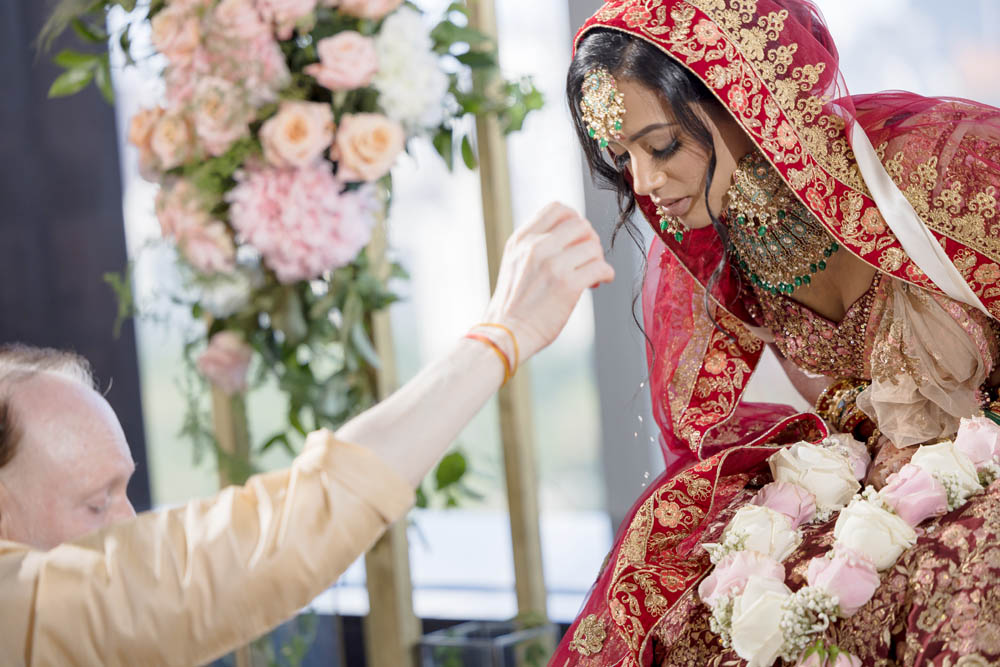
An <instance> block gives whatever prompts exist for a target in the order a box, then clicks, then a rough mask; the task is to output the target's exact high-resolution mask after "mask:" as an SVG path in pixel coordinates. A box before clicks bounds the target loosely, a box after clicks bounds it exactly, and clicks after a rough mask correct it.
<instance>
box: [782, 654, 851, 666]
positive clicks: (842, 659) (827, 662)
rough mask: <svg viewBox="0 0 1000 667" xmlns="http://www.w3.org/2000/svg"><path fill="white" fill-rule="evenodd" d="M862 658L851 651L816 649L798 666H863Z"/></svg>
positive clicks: (800, 661) (797, 664)
mask: <svg viewBox="0 0 1000 667" xmlns="http://www.w3.org/2000/svg"><path fill="white" fill-rule="evenodd" d="M861 664H862V663H861V659H860V658H858V657H857V656H855V655H852V654H851V653H847V652H845V651H840V650H835V651H834V652H831V653H827V652H826V651H823V652H822V653H821V652H819V651H814V652H813V653H810V654H809V657H807V658H805V659H802V660H799V662H798V663H796V667H861Z"/></svg>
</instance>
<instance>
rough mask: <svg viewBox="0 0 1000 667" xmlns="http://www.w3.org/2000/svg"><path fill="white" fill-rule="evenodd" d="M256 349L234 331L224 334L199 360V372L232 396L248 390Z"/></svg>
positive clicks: (211, 344) (212, 342)
mask: <svg viewBox="0 0 1000 667" xmlns="http://www.w3.org/2000/svg"><path fill="white" fill-rule="evenodd" d="M252 358H253V349H252V348H251V347H250V346H249V345H247V344H246V342H244V340H243V337H242V336H241V335H240V334H238V333H236V332H234V331H220V332H219V333H217V334H215V335H214V336H212V338H211V340H209V341H208V347H207V348H205V351H204V352H202V353H201V355H200V356H199V357H198V361H197V366H198V371H199V372H200V373H201V374H202V375H203V376H204V377H205V378H206V379H207V380H208V381H209V382H211V383H212V384H213V385H214V386H216V387H218V388H219V389H221V390H222V391H224V392H225V393H227V394H229V395H230V396H232V395H233V394H238V393H242V392H244V391H246V390H247V369H248V368H249V367H250V360H251V359H252Z"/></svg>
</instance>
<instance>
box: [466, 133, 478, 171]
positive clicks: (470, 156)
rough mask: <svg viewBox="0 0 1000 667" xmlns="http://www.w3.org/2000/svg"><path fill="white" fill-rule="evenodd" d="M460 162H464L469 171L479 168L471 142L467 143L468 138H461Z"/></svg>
mask: <svg viewBox="0 0 1000 667" xmlns="http://www.w3.org/2000/svg"><path fill="white" fill-rule="evenodd" d="M462 161H463V162H465V166H466V167H468V168H469V169H475V168H476V167H478V166H479V160H477V159H476V151H475V150H473V148H472V142H471V141H469V137H468V136H465V137H462Z"/></svg>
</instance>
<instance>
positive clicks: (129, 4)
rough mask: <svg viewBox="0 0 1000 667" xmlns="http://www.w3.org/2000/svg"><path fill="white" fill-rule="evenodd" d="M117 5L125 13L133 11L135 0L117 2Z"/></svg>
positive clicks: (119, 0)
mask: <svg viewBox="0 0 1000 667" xmlns="http://www.w3.org/2000/svg"><path fill="white" fill-rule="evenodd" d="M118 4H119V6H121V8H122V9H124V10H125V11H127V12H130V11H132V10H134V9H135V0H118Z"/></svg>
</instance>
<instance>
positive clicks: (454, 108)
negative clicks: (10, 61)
mask: <svg viewBox="0 0 1000 667" xmlns="http://www.w3.org/2000/svg"><path fill="white" fill-rule="evenodd" d="M118 10H124V11H125V12H128V14H127V18H126V20H124V21H121V22H115V23H120V27H119V28H117V29H116V30H115V32H114V34H109V32H108V31H107V28H106V26H107V25H108V21H107V18H108V14H109V13H110V12H112V11H118ZM468 16H469V15H468V10H467V9H466V7H465V4H464V2H454V3H452V4H451V5H450V6H449V7H448V9H447V11H446V12H445V14H444V16H443V17H442V19H441V20H440V21H439V22H437V24H436V25H435V26H434V27H433V28H431V27H429V26H428V24H427V22H426V20H427V17H426V16H424V15H423V14H422V13H421V12H420V11H419V10H418V9H417V8H416V7H415V6H414V5H412V4H410V3H408V2H405V3H404V2H403V0H150V1H149V2H148V3H146V4H142V3H139V4H137V3H136V1H135V0H97V1H96V2H95V1H94V0H63V2H62V3H61V4H59V5H58V6H57V7H56V9H55V10H54V13H53V15H52V17H51V19H50V21H49V22H48V24H47V25H46V27H45V29H44V30H43V33H42V37H41V41H42V44H43V45H46V44H51V42H52V40H53V39H54V37H55V36H57V35H59V34H61V33H62V32H64V31H66V30H68V29H72V31H73V32H74V33H75V34H76V35H77V37H78V38H79V39H80V40H82V41H83V42H84V43H87V44H90V45H92V47H91V49H90V50H89V51H88V50H80V51H77V50H64V51H62V52H60V53H59V54H57V55H56V56H55V62H56V63H57V64H59V65H60V66H62V67H63V68H64V69H65V71H64V72H63V74H62V75H60V76H59V77H58V78H57V79H56V80H55V81H54V83H53V84H52V87H51V89H50V96H54V97H58V96H63V95H70V94H73V93H76V92H78V91H80V90H82V89H83V88H85V87H86V86H87V85H89V84H91V83H93V84H95V85H96V86H97V87H98V88H99V89H100V90H101V92H102V93H103V94H104V95H105V97H107V98H108V99H109V100H111V99H112V95H113V91H112V88H111V78H110V66H109V54H108V49H107V44H108V43H109V42H110V43H113V44H115V45H117V47H118V48H120V49H121V52H122V53H123V55H124V57H125V61H126V64H127V65H134V64H136V63H137V62H138V61H139V60H140V59H143V58H148V57H150V56H149V55H148V54H147V55H146V56H140V54H138V53H136V51H138V50H141V49H136V48H134V47H133V42H132V37H133V34H134V31H135V29H136V27H137V26H138V25H139V24H141V23H144V22H147V21H148V23H149V28H150V33H151V41H152V47H153V50H154V51H155V53H154V54H152V58H153V59H154V60H153V62H158V63H160V64H162V79H163V82H164V88H165V91H164V95H163V99H162V103H161V104H160V105H159V106H157V107H154V108H149V109H145V110H142V111H140V112H138V113H137V114H136V115H135V116H133V117H132V118H131V121H130V125H129V128H128V139H129V141H130V142H131V144H133V145H134V146H135V147H136V149H137V150H138V152H139V164H140V170H141V173H142V175H143V176H144V178H146V179H148V180H151V181H154V182H156V183H158V184H159V185H160V190H159V194H158V195H157V198H156V215H157V218H158V220H159V223H160V228H161V230H162V235H163V238H164V239H165V240H166V241H167V243H169V244H171V245H172V246H173V247H174V248H176V251H177V258H178V262H179V263H180V265H181V268H182V270H183V275H185V276H187V279H186V285H185V288H184V292H183V293H182V294H178V295H173V298H174V299H175V300H177V301H180V302H182V303H185V304H187V305H188V306H189V307H190V309H191V312H192V313H193V315H194V317H195V319H196V320H198V321H205V322H207V323H208V324H207V328H206V329H205V330H204V331H203V332H200V334H199V335H198V336H197V337H196V339H195V340H193V341H191V343H190V345H189V346H188V347H189V349H190V350H191V354H190V355H189V356H190V357H191V358H192V359H193V360H195V364H194V365H195V366H196V368H197V369H198V371H199V372H200V374H201V375H202V376H203V377H204V378H205V379H207V380H208V381H209V382H210V383H211V384H212V385H213V386H214V387H215V388H217V389H218V390H221V391H223V392H225V393H226V394H229V395H231V396H233V397H235V398H236V399H237V400H238V399H239V397H240V396H241V395H242V394H243V393H245V392H246V391H248V389H250V388H251V387H252V386H253V383H251V382H249V381H248V368H250V366H251V362H252V361H254V363H255V364H256V365H257V367H259V368H260V373H259V375H258V376H257V377H258V379H259V380H263V379H264V378H266V377H268V376H270V377H272V378H275V379H276V380H277V382H278V385H279V387H280V389H281V390H282V391H283V393H284V394H285V395H286V396H287V397H288V419H287V422H288V425H289V426H288V429H287V431H282V432H279V433H277V434H275V435H273V436H272V437H270V438H269V439H267V440H266V441H265V442H264V443H263V444H262V445H261V446H259V447H254V448H251V455H253V454H256V453H259V452H260V451H262V450H263V449H266V448H267V447H270V446H272V445H274V444H275V443H281V444H283V445H285V446H287V447H288V448H289V449H294V448H293V446H292V445H291V444H290V442H291V440H292V439H293V438H294V434H295V432H296V431H298V432H299V433H301V434H303V435H304V434H305V432H306V431H308V430H311V429H313V428H318V427H323V426H325V427H332V428H335V427H336V426H337V425H339V424H340V423H342V422H344V421H345V420H346V419H348V418H350V417H351V416H353V415H354V414H356V413H358V412H360V411H361V410H363V409H365V408H366V407H368V406H369V405H371V404H372V403H373V402H374V401H375V400H376V387H375V373H374V369H375V368H377V366H378V358H377V355H376V354H375V350H374V345H373V343H372V327H371V316H372V314H373V313H375V312H377V311H379V310H380V309H383V308H385V307H386V306H388V305H389V304H391V303H392V302H393V301H394V300H395V299H396V296H395V294H394V292H393V290H392V286H391V284H390V281H391V280H393V279H402V278H405V272H404V271H403V270H402V268H401V267H399V266H398V265H395V264H392V263H388V262H385V263H383V262H382V259H381V257H380V256H377V255H378V253H374V252H372V251H371V249H370V248H369V244H370V243H371V241H372V237H373V232H374V231H375V230H376V228H377V227H378V225H379V223H380V221H382V220H383V219H384V218H385V216H386V213H387V208H388V205H389V201H390V194H391V185H392V177H391V169H392V167H393V165H394V164H395V162H396V160H397V159H398V158H399V156H400V155H401V154H402V153H403V152H404V151H405V150H406V146H407V143H408V142H409V141H411V140H414V139H415V138H420V137H423V138H426V139H429V140H430V141H432V143H433V145H434V146H435V148H436V149H437V151H438V152H439V153H440V155H441V156H442V158H443V159H444V160H445V161H446V163H447V164H448V166H449V168H451V167H453V165H454V162H455V157H456V156H457V155H460V156H461V158H462V160H463V161H464V162H465V164H466V165H467V166H468V167H469V168H473V167H475V165H476V156H475V151H474V148H473V143H472V140H471V138H470V135H469V134H468V126H469V123H467V122H465V119H466V118H467V117H468V116H470V115H473V114H475V115H480V116H481V115H493V116H495V117H497V118H498V120H499V122H500V124H501V127H502V128H503V129H504V130H505V131H506V132H513V131H516V130H518V129H520V128H521V126H522V124H523V122H524V120H525V117H526V116H527V115H528V114H529V113H530V112H531V111H532V110H535V109H538V108H540V107H541V105H542V98H541V95H540V93H539V92H538V91H537V90H536V89H535V87H534V85H533V84H532V83H531V81H530V79H522V80H518V81H508V80H505V79H504V78H503V77H502V76H501V74H500V72H499V69H498V64H497V57H496V50H495V47H494V45H493V44H492V43H491V40H490V39H489V38H488V37H487V36H486V35H484V34H482V33H480V32H478V31H477V30H475V29H473V28H472V27H471V26H470V25H469V24H468ZM111 282H112V283H113V286H115V285H117V288H116V289H118V291H120V292H121V294H120V297H121V302H122V303H123V304H125V305H127V304H128V303H130V301H129V299H130V294H128V293H127V287H128V286H127V282H128V281H127V280H123V279H121V278H118V277H116V278H114V279H113V280H112V281H111ZM123 309H124V312H125V313H126V314H131V310H130V309H129V308H127V307H124V306H123ZM320 362H322V363H320ZM191 418H192V417H191V416H190V415H189V420H190V419H191ZM188 431H189V433H190V434H192V435H194V434H195V432H196V431H197V429H195V428H193V427H192V428H189V429H188ZM209 439H210V438H209ZM220 462H221V458H220ZM446 463H448V470H446V471H445V472H446V473H448V471H456V472H455V473H454V474H452V473H448V474H445V475H444V477H445V479H444V484H445V485H446V486H447V485H448V484H449V483H452V482H454V481H456V480H455V479H453V478H454V477H455V475H456V474H457V475H458V476H460V473H461V471H464V469H465V466H464V462H459V463H456V461H454V460H452V459H446ZM438 473H439V474H438V485H439V486H440V485H441V484H442V473H441V471H440V470H439V471H438ZM237 481H238V480H237Z"/></svg>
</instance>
